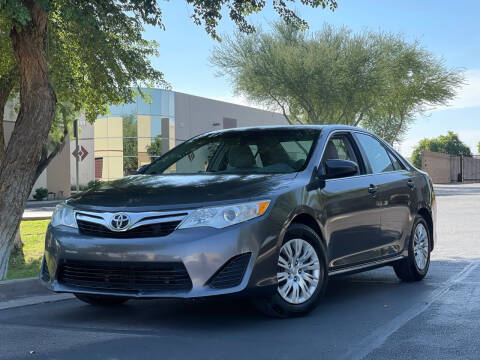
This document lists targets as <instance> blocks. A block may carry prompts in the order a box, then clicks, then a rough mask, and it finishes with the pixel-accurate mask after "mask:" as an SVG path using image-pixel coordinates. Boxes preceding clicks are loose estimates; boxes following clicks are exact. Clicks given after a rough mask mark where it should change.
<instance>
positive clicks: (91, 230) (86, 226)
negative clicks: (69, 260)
mask: <svg viewBox="0 0 480 360" xmlns="http://www.w3.org/2000/svg"><path fill="white" fill-rule="evenodd" d="M178 224H180V221H168V222H162V223H156V224H147V225H141V226H138V227H136V228H133V229H130V230H127V231H123V232H116V231H112V230H110V229H109V228H107V227H105V226H103V225H101V224H97V223H93V222H89V221H84V220H78V219H77V225H78V230H79V231H80V233H81V234H83V235H87V236H96V237H105V238H114V239H129V238H145V237H160V236H167V235H168V234H171V233H172V232H173V231H174V230H175V229H176V228H177V226H178Z"/></svg>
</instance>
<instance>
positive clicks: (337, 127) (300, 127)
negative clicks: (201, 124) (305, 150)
mask: <svg viewBox="0 0 480 360" xmlns="http://www.w3.org/2000/svg"><path fill="white" fill-rule="evenodd" d="M305 129H310V130H318V131H320V130H325V131H327V132H330V131H334V130H349V131H352V130H356V131H364V132H368V133H370V132H369V131H368V130H365V129H362V128H360V127H355V126H349V125H342V124H331V125H270V126H248V127H238V128H232V129H221V130H214V131H209V132H207V133H205V134H215V133H225V132H242V131H251V130H305Z"/></svg>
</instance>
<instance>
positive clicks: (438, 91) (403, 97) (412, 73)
mask: <svg viewBox="0 0 480 360" xmlns="http://www.w3.org/2000/svg"><path fill="white" fill-rule="evenodd" d="M211 62H212V64H213V65H216V66H217V67H218V68H219V75H220V76H227V77H229V78H230V79H231V81H232V84H233V86H234V90H235V91H236V92H237V93H238V94H241V95H244V96H246V97H247V98H248V99H249V100H251V101H252V102H254V103H258V104H261V105H264V106H267V107H272V108H278V109H280V110H281V111H282V112H283V114H284V116H285V118H286V119H287V120H288V121H289V122H290V123H305V124H330V123H341V124H347V125H354V126H359V125H360V126H363V127H366V128H368V129H371V130H373V131H375V132H376V133H378V134H379V135H380V136H382V137H384V138H385V139H386V140H388V141H390V142H391V143H393V142H398V141H399V140H400V139H401V136H402V135H403V134H404V133H405V131H406V130H407V128H408V125H409V124H410V123H411V122H412V121H413V118H414V115H415V114H416V113H418V112H422V111H424V110H425V109H427V108H428V107H430V106H435V105H440V104H444V103H446V102H447V101H448V100H450V99H451V98H452V97H453V96H454V95H455V88H456V87H457V86H458V85H459V84H461V83H462V80H463V77H462V74H461V72H459V71H455V70H448V69H446V68H445V66H444V65H443V63H442V62H441V61H440V60H437V59H436V58H435V57H434V56H433V55H432V54H431V53H429V52H428V51H426V50H425V49H424V48H422V47H421V46H420V45H419V44H418V43H417V42H415V43H408V42H406V41H405V40H404V39H403V38H402V36H400V35H394V34H388V33H383V32H379V33H374V32H370V31H365V32H362V33H359V34H354V33H353V32H351V31H350V30H348V29H346V28H344V27H342V28H334V27H333V26H329V25H325V26H324V28H323V30H321V31H320V32H316V33H308V32H306V31H303V30H301V29H298V28H295V27H293V26H291V25H290V24H288V23H285V22H280V23H276V24H274V25H273V29H272V31H271V32H265V31H262V30H259V31H257V32H256V33H253V34H243V33H240V32H237V33H235V34H234V36H233V37H229V36H227V37H226V38H225V40H224V41H223V42H222V43H221V44H220V45H218V46H217V47H216V48H215V49H214V51H213V53H212V56H211Z"/></svg>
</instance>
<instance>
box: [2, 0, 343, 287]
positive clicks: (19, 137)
mask: <svg viewBox="0 0 480 360" xmlns="http://www.w3.org/2000/svg"><path fill="white" fill-rule="evenodd" d="M186 2H187V3H189V4H191V6H193V10H194V11H193V15H192V17H193V19H194V21H195V23H197V24H199V25H203V26H204V27H205V29H206V31H207V32H208V33H209V34H211V35H212V36H213V37H216V38H218V36H217V35H216V32H215V29H216V26H217V24H218V21H219V20H220V19H221V11H222V9H223V8H225V7H228V9H229V15H230V17H231V18H232V20H233V21H234V22H235V23H236V24H237V25H238V27H239V29H240V30H241V31H246V32H251V31H253V27H252V26H251V25H250V24H249V23H248V22H247V21H246V20H245V18H246V17H247V16H248V15H249V14H251V13H253V12H259V11H261V10H262V9H263V7H264V6H265V4H266V3H265V1H257V0H247V1H244V0H218V1H201V0H186ZM302 3H303V4H306V5H309V6H312V7H319V6H321V7H326V6H329V7H330V8H331V9H332V10H333V9H334V8H335V7H336V1H335V0H302ZM273 4H274V7H275V10H276V11H277V12H278V13H279V14H280V15H281V16H282V17H283V18H284V19H285V20H287V21H289V22H290V23H292V24H296V25H297V26H299V25H304V24H305V23H304V22H303V20H302V19H300V18H298V16H296V15H295V14H294V13H293V12H292V11H291V10H290V9H288V8H287V5H286V3H285V2H284V1H273ZM143 24H148V25H153V26H157V27H159V28H163V23H162V11H161V9H160V6H159V5H158V3H157V1H155V0H147V1H141V0H122V1H113V0H94V1H83V0H73V1H67V0H0V50H1V53H0V57H1V60H0V108H1V109H2V110H1V113H0V115H1V117H0V119H2V121H3V111H4V110H3V109H4V106H2V105H4V104H5V103H6V100H5V99H8V97H9V96H10V95H11V93H12V91H13V90H14V88H15V87H16V88H17V89H18V93H19V103H20V106H19V112H18V116H17V120H16V123H15V128H14V131H13V133H12V136H11V138H10V140H9V143H8V145H7V147H6V148H5V144H4V137H3V124H0V125H2V126H0V129H1V130H0V138H1V140H0V141H1V143H0V153H1V155H0V161H1V163H0V279H2V278H4V277H5V275H6V271H7V264H8V258H9V254H10V251H11V248H12V244H13V240H14V237H15V233H16V230H17V228H18V225H19V223H20V220H21V217H22V214H23V209H24V206H25V201H26V199H27V197H28V195H29V194H30V192H31V189H32V186H33V184H34V181H35V178H36V176H37V171H38V168H39V164H40V163H41V162H42V159H44V158H45V146H46V144H47V139H48V135H49V133H50V131H51V129H52V125H54V124H55V122H56V121H57V122H58V123H60V124H62V123H65V122H64V121H63V120H64V119H62V117H63V114H62V112H61V111H57V110H58V108H57V107H58V104H63V105H64V106H71V107H72V109H73V110H74V111H83V112H85V114H86V117H87V120H89V121H93V120H94V119H95V118H96V117H97V116H98V115H99V114H106V113H107V109H108V108H107V105H108V104H119V103H122V102H130V101H132V100H133V99H134V97H135V93H134V91H133V90H132V86H134V87H136V88H137V89H140V86H142V85H143V86H144V85H152V84H164V81H163V76H162V73H160V72H159V71H157V70H155V69H154V68H153V67H152V66H151V64H150V61H149V58H150V56H152V55H155V54H156V47H155V44H154V43H150V42H147V41H145V40H144V39H143V38H142V30H143ZM11 79H13V80H11ZM12 84H13V85H12ZM140 93H141V91H140ZM143 95H144V94H143ZM4 100H5V101H4ZM60 121H61V122H60ZM66 128H67V126H63V129H64V131H67V129H66ZM47 156H48V154H47Z"/></svg>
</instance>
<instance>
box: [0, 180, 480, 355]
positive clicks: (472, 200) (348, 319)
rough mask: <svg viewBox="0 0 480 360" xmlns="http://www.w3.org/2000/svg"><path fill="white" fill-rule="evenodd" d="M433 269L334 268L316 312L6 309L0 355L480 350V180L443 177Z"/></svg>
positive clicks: (178, 304)
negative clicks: (346, 272)
mask: <svg viewBox="0 0 480 360" xmlns="http://www.w3.org/2000/svg"><path fill="white" fill-rule="evenodd" d="M437 194H438V197H437V199H438V208H439V213H438V235H439V239H438V242H437V245H436V249H435V251H434V252H433V254H432V262H431V267H430V271H429V274H428V275H427V277H426V278H425V279H424V281H422V282H419V283H401V282H399V281H398V280H397V278H396V277H395V274H394V272H393V270H392V269H391V268H390V267H386V268H382V269H378V270H374V271H370V272H366V273H362V274H357V275H352V276H346V277H342V278H337V279H335V280H333V281H331V282H330V285H329V288H328V291H327V296H326V297H325V299H324V300H323V301H322V303H321V304H320V306H319V307H318V308H317V309H316V310H314V311H313V312H312V313H311V314H310V315H308V316H306V317H303V318H297V319H286V320H276V319H270V318H266V317H263V316H262V315H259V314H258V313H256V312H255V311H254V310H252V309H251V307H250V306H249V305H248V304H247V303H246V301H242V300H236V301H233V300H208V301H207V300H202V301H172V300H153V301H129V302H127V303H126V304H125V305H121V306H117V307H112V308H96V307H92V306H89V305H85V304H83V303H81V302H80V301H77V300H75V299H70V300H63V301H57V302H50V303H46V304H39V305H31V306H23V307H16V308H11V309H5V310H0V329H1V330H0V359H72V360H73V359H82V360H84V359H89V360H95V359H102V360H103V359H112V360H113V359H116V360H123V359H162V360H163V359H189V360H193V359H222V360H223V359H232V360H233V359H246V358H250V359H275V360H281V359H362V358H365V359H478V358H480V354H479V350H480V301H479V298H480V266H479V264H480V184H477V185H475V184H471V185H444V186H438V187H437Z"/></svg>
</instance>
